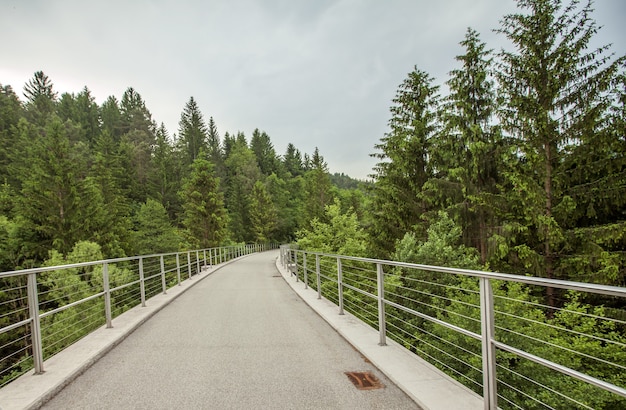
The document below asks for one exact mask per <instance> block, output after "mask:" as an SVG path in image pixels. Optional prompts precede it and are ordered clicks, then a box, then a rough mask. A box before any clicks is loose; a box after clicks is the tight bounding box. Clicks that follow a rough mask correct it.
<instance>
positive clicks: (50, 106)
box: [24, 71, 57, 127]
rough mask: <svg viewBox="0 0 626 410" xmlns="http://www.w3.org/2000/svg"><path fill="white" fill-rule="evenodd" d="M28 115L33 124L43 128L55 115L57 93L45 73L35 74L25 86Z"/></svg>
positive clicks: (38, 72)
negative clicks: (49, 118) (51, 116)
mask: <svg viewBox="0 0 626 410" xmlns="http://www.w3.org/2000/svg"><path fill="white" fill-rule="evenodd" d="M24 97H26V104H25V107H26V114H27V117H28V120H29V121H31V122H32V123H33V124H36V125H39V126H41V127H43V126H44V125H45V123H46V121H47V119H48V117H49V116H50V115H52V114H53V113H54V109H55V104H56V101H57V92H56V91H54V86H53V84H52V81H51V80H50V78H49V77H48V76H47V75H45V74H44V73H43V71H37V72H35V74H34V76H33V78H31V79H30V80H28V82H27V83H26V85H24Z"/></svg>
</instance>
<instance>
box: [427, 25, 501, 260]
mask: <svg viewBox="0 0 626 410" xmlns="http://www.w3.org/2000/svg"><path fill="white" fill-rule="evenodd" d="M461 45H462V46H463V47H464V49H465V54H463V55H460V56H457V57H456V60H457V61H459V62H460V63H461V68H458V69H455V70H453V71H452V72H451V73H450V79H449V80H448V82H447V84H448V87H449V89H450V94H449V96H448V97H447V98H446V99H445V101H444V107H443V108H444V109H443V110H442V111H443V113H442V118H443V122H444V129H443V130H442V132H441V133H440V134H439V136H438V137H437V138H436V139H435V140H434V141H433V148H432V150H431V151H432V163H433V168H434V178H433V179H431V180H430V182H429V185H430V192H429V196H431V198H432V199H431V200H433V201H434V202H438V204H437V205H436V206H437V207H440V208H442V209H448V212H449V213H450V214H451V215H455V216H456V218H457V219H458V220H460V221H461V223H462V225H463V228H464V229H463V231H464V232H463V234H464V237H465V238H466V240H465V242H466V244H467V245H470V246H473V247H475V248H477V249H478V250H479V252H480V256H481V261H482V263H485V262H486V261H487V239H488V237H489V235H490V226H491V227H493V226H495V225H496V224H497V223H496V222H495V220H494V218H495V217H494V212H493V210H492V209H491V207H492V206H493V202H494V197H495V195H496V194H497V193H498V188H497V185H498V184H499V183H500V182H501V181H500V177H499V172H498V166H499V164H500V157H501V150H502V138H501V135H500V132H499V130H498V128H497V127H496V126H494V120H493V117H494V115H495V110H496V95H495V88H494V84H493V81H492V80H491V79H490V71H491V61H492V58H491V52H490V51H489V50H486V45H485V43H483V42H481V41H480V38H479V35H478V33H477V32H476V31H475V30H472V29H468V30H467V33H466V35H465V39H464V40H463V41H462V42H461ZM438 217H439V216H437V218H438Z"/></svg>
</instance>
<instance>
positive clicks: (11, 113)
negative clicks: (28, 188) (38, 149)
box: [0, 84, 24, 186]
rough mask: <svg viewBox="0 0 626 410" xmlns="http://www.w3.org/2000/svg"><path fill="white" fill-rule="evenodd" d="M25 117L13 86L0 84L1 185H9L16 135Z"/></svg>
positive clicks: (11, 182) (11, 183)
mask: <svg viewBox="0 0 626 410" xmlns="http://www.w3.org/2000/svg"><path fill="white" fill-rule="evenodd" d="M23 115H24V110H23V107H22V104H21V102H20V100H19V98H18V97H17V94H15V92H14V91H13V89H12V88H11V86H9V85H7V86H2V84H0V183H5V182H6V183H9V184H10V185H12V186H15V182H14V181H11V180H10V177H9V165H10V164H11V162H12V160H11V153H12V152H13V147H14V146H15V139H16V137H15V133H16V132H17V125H18V122H19V120H20V118H21V117H22V116H23Z"/></svg>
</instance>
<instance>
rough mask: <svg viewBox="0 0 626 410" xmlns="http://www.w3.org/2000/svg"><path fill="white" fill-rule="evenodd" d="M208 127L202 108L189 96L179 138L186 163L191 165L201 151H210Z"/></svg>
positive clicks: (181, 116)
mask: <svg viewBox="0 0 626 410" xmlns="http://www.w3.org/2000/svg"><path fill="white" fill-rule="evenodd" d="M207 134H208V129H207V126H206V124H205V123H204V119H203V117H202V113H201V112H200V108H199V107H198V104H197V103H196V100H194V98H193V97H191V98H189V101H188V102H187V104H185V108H184V109H183V112H182V114H181V115H180V121H179V122H178V138H179V143H180V144H181V149H182V151H183V152H184V156H185V164H187V165H190V164H191V163H192V162H193V161H195V160H196V158H199V157H200V152H204V153H205V154H206V153H207V151H208V145H207Z"/></svg>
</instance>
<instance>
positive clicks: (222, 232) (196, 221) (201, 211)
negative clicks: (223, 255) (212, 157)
mask: <svg viewBox="0 0 626 410" xmlns="http://www.w3.org/2000/svg"><path fill="white" fill-rule="evenodd" d="M191 168H192V170H191V175H190V176H189V178H188V179H187V180H186V181H185V183H184V185H183V187H182V190H181V191H180V195H181V198H182V200H183V212H184V214H183V215H184V216H183V224H184V226H185V227H186V229H187V231H188V233H189V242H190V243H191V244H192V245H195V247H200V248H210V247H214V246H218V245H219V244H221V243H222V242H223V241H224V240H225V239H226V238H227V236H228V231H227V226H228V215H227V213H226V209H225V208H224V195H223V193H222V192H221V191H220V189H219V179H218V178H217V177H216V176H215V173H214V170H213V165H212V164H211V163H210V162H208V161H206V160H204V159H196V160H195V161H194V162H193V164H192V166H191Z"/></svg>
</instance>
